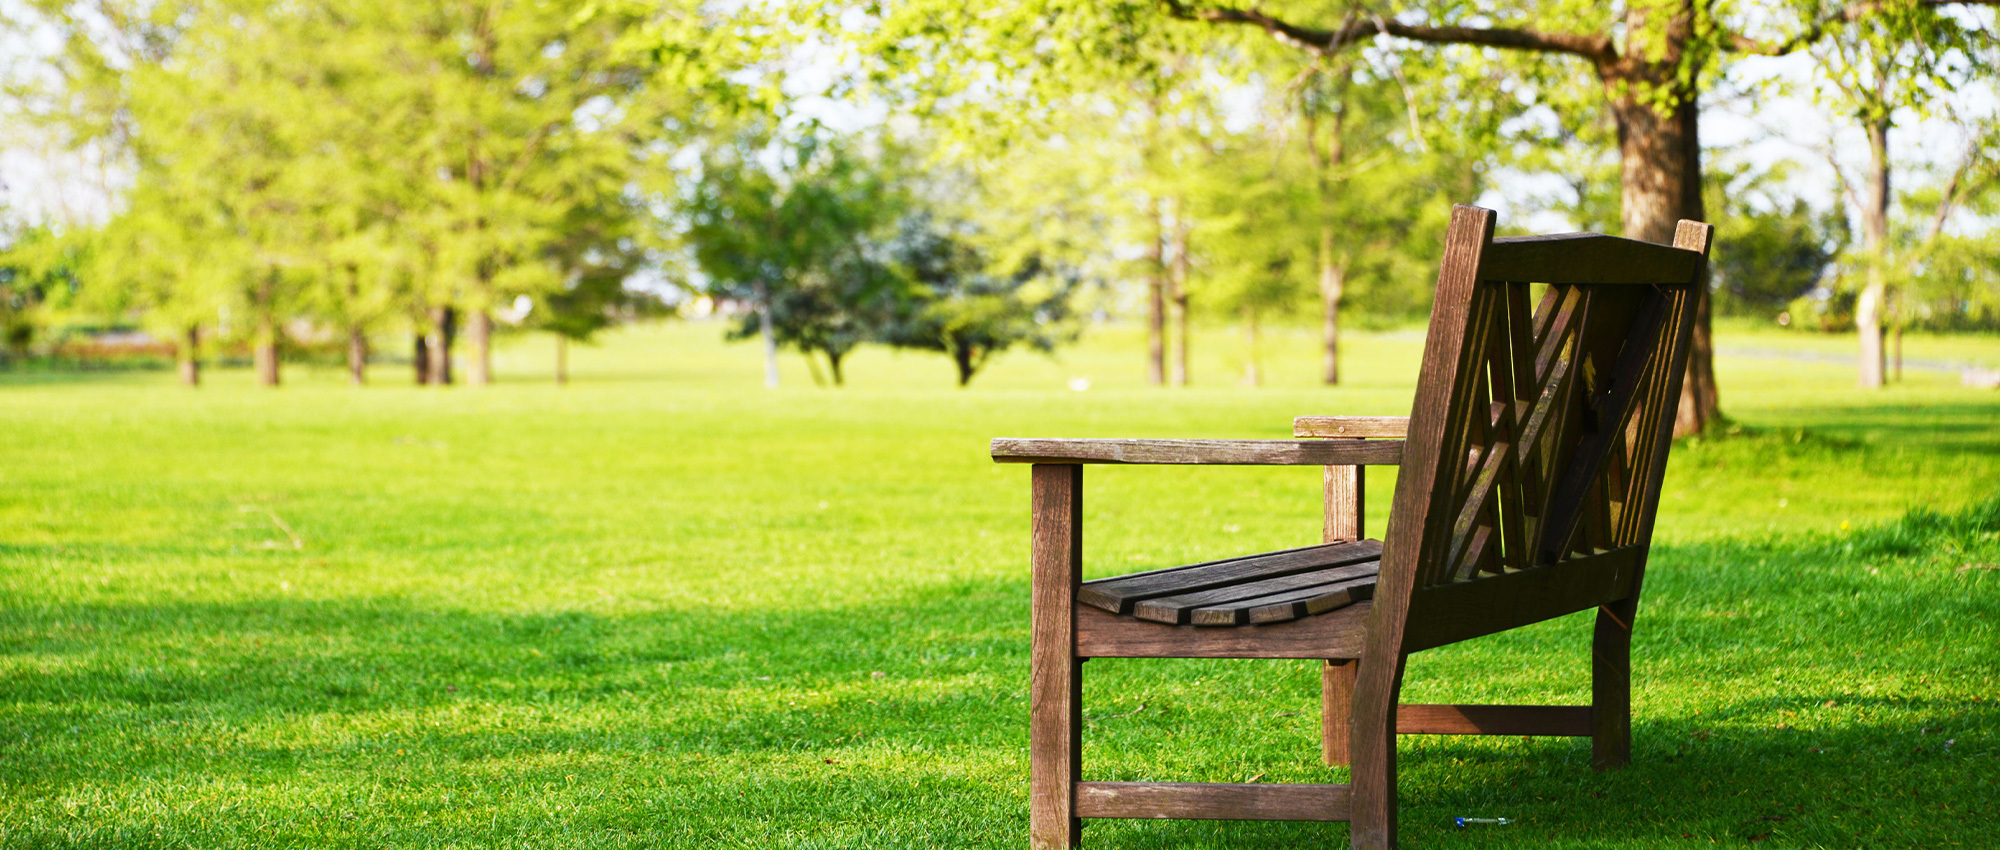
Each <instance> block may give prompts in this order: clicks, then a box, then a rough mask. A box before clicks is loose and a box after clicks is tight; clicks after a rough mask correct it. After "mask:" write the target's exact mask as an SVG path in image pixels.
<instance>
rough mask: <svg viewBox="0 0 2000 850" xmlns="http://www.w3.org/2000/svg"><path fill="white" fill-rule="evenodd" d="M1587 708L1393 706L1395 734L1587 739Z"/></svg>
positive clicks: (1578, 706) (1556, 706)
mask: <svg viewBox="0 0 2000 850" xmlns="http://www.w3.org/2000/svg"><path fill="white" fill-rule="evenodd" d="M1590 730H1591V727H1590V706H1587V705H1413V704H1407V703H1406V704H1404V705H1400V706H1397V707H1396V734H1399V735H1547V736H1560V737H1589V736H1590V733H1591V731H1590Z"/></svg>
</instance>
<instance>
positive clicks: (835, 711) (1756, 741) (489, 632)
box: [0, 526, 2000, 848]
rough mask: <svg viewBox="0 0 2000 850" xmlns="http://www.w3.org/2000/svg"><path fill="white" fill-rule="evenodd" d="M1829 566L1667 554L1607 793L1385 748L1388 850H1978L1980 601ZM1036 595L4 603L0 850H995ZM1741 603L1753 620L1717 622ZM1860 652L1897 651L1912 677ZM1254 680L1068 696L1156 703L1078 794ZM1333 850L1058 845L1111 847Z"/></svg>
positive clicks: (1924, 582)
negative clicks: (365, 849)
mask: <svg viewBox="0 0 2000 850" xmlns="http://www.w3.org/2000/svg"><path fill="white" fill-rule="evenodd" d="M1954 528H1955V527H1954ZM1960 532H1963V533H1964V534H1969V535H1973V536H1974V538H1977V536H1978V535H1982V534H1987V532H1986V531H1985V530H1984V529H1983V526H1980V527H1968V528H1966V529H1959V530H1958V531H1952V532H1951V533H1954V534H1957V533H1960ZM1968 539H1973V538H1968ZM1978 539H1983V538H1978ZM1975 542H1976V541H1975ZM1841 551H1842V550H1840V549H1839V547H1838V546H1835V545H1832V544H1829V545H1828V546H1826V547H1821V548H1818V549H1810V548H1808V549H1798V548H1794V549H1788V550H1779V549H1774V548H1770V547H1759V546H1754V545H1743V546H1724V547H1718V546H1714V545H1705V546H1699V547H1689V548H1685V549H1675V548H1670V547H1662V548H1661V551H1660V552H1658V553H1656V556H1655V562H1656V568H1655V569H1654V570H1653V571H1652V572H1651V573H1650V574H1649V577H1648V583H1649V585H1650V586H1649V589H1648V592H1649V594H1651V595H1652V596H1653V597H1655V598H1656V601H1654V602H1649V605H1650V606H1651V607H1649V608H1648V609H1646V610H1645V611H1644V612H1642V620H1641V623H1640V628H1639V632H1638V635H1639V640H1640V652H1641V658H1642V663H1641V675H1640V685H1639V694H1638V704H1639V709H1638V713H1637V715H1638V716H1637V720H1636V724H1635V730H1634V741H1635V746H1634V756H1635V759H1634V764H1633V765H1632V767H1630V768H1628V769H1626V770H1623V771H1619V772H1614V773H1603V774H1600V773H1594V772H1592V771H1591V770H1590V769H1589V744H1588V742H1587V741H1581V740H1554V741H1551V740H1546V739H1535V740H1520V739H1500V740H1495V739H1469V738H1406V739H1404V741H1403V743H1402V744H1401V753H1402V758H1401V764H1402V782H1401V786H1400V796H1401V799H1402V804H1403V825H1404V826H1403V831H1402V834H1403V837H1404V840H1405V842H1406V844H1408V845H1410V846H1445V845H1451V846H1459V845H1464V846H1519V845H1521V844H1523V843H1529V842H1532V843H1535V844H1541V845H1547V846H1580V847H1581V846H1659V845H1675V844H1688V845H1690V846H1691V845H1693V844H1697V843H1699V844H1708V843H1711V842H1715V841H1721V842H1724V843H1732V844H1733V843H1740V842H1749V841H1763V840H1772V841H1777V842H1779V843H1784V844H1796V845H1826V846H1863V845H1875V844H1896V845H1904V844H1920V845H1935V846H1954V845H1963V846H1994V845H2000V831H1996V829H1995V827H1994V826H1993V825H1992V824H1993V822H1994V820H1995V815H2000V812H1996V811H1995V809H1996V808H2000V807H1996V806H1995V805H1994V804H1993V803H1992V802H1991V801H1992V800H1994V799H1996V798H2000V787H1996V777H2000V705H1996V704H1995V702H1993V696H1992V695H1991V694H1989V693H1987V692H1988V691H1990V690H1991V684H1992V681H1994V677H1993V673H1994V671H1995V668H1996V666H2000V660H1996V655H2000V653H1996V651H1995V648H1994V646H1993V645H1992V622H1993V618H1994V615H1995V614H1996V613H2000V610H1996V608H2000V606H1996V603H1995V602H1994V601H1993V597H1992V594H1990V593H1988V594H1986V595H1984V596H1983V597H1982V596H1980V595H1979V594H1977V593H1975V594H1972V595H1971V597H1970V598H1966V597H1963V596H1961V597H1960V598H1958V599H1957V600H1955V602H1954V604H1952V605H1943V604H1939V605H1935V606H1933V607H1932V608H1931V609H1930V610H1929V611H1927V612H1925V614H1924V616H1923V617H1921V618H1913V617H1912V613H1911V611H1910V607H1911V606H1912V604H1913V601H1918V602H1920V601H1921V600H1924V599H1937V598H1939V595H1940V594H1941V593H1943V592H1944V591H1947V590H1951V589H1953V588H1958V589H1959V590H1964V588H1959V586H1958V584H1954V583H1955V582H1960V583H1962V582H1969V581H1978V580H1981V579H1979V578H1978V577H1972V578H1967V577H1965V576H1960V575H1956V574H1952V573H1948V572H1946V573H1940V574H1938V575H1929V574H1925V575H1919V576H1914V577H1910V578H1908V580H1907V581H1903V582H1902V583H1900V584H1898V585H1896V586H1895V588H1894V589H1893V591H1891V590H1883V591H1881V592H1875V593H1863V592H1861V590H1854V591H1853V592H1849V591H1850V590H1852V589H1855V588H1860V589H1866V587H1867V585H1866V584H1865V582H1868V581H1878V580H1879V579H1878V578H1875V577H1863V576H1861V575H1860V573H1859V572H1858V571H1857V570H1856V569H1855V564H1854V563H1853V562H1852V559H1848V560H1843V557H1844V556H1843V555H1841ZM1759 558H1761V559H1762V561H1753V559H1759ZM1753 562H1754V563H1759V564H1760V566H1758V567H1756V568H1751V567H1747V566H1745V565H1746V564H1749V563H1753ZM1885 587H1886V586H1885ZM1828 588H1831V590H1828ZM1981 588H1984V589H1987V590H1990V589H1991V586H1990V583H1988V584H1982V585H1978V586H1976V587H1975V588H1974V589H1975V590H1976V589H1981ZM1655 591H1657V593H1655ZM1026 595H1027V594H1026V588H1025V587H1024V586H1023V585H1022V584H1021V583H1020V582H1018V581H998V580H996V581H987V582H963V581H962V582H955V583H949V584H940V585H937V586H933V587H931V588H928V589H927V590H925V591H923V592H921V593H917V594H912V595H910V596H907V597H902V598H891V599H886V600H883V601H880V602H877V603H871V604H867V605H856V606H847V607H830V608H811V607H801V608H794V609H787V610H773V611H755V612H745V611H729V610H717V611H697V610H659V611H650V612H642V613H630V614H620V615H605V614H599V613H593V612H589V611H563V612H550V613H520V614H506V613H485V612H475V611H465V610H438V609H427V608H423V607H420V606H417V605H414V604H411V603H410V602H408V601H405V600H398V599H363V600H336V601H327V600H320V601H311V600H293V599H283V598H280V599H267V600H256V601H250V602H243V603H240V604H200V603H185V602H179V603H161V604H145V605H104V604H95V605H79V604H60V603H57V604H48V603H40V602H36V601H33V600H27V599H21V598H9V599H4V600H0V665H4V666H0V694H3V695H4V700H0V786H4V788H5V794H4V795H0V796H4V797H5V798H7V799H10V800H12V801H13V802H11V803H7V804H4V806H5V808H0V811H8V812H10V814H9V815H8V817H7V818H5V819H4V820H12V821H14V825H13V826H10V827H0V843H4V844H20V845H47V846H87V845H97V846H111V845H121V846H149V845H158V846H168V845H187V844H198V845H212V846H232V845H247V844H255V843H258V842H259V841H262V840H267V839H268V840H277V841H281V842H282V841H284V840H287V839H290V840H296V841H304V842H309V843H336V844H353V845H401V844H428V843H433V842H434V841H439V840H444V841H446V842H447V843H449V842H450V841H470V842H474V843H481V844H487V845H528V844H533V845H551V844H553V845H558V846H572V845H573V846H642V845H651V846H660V845H665V846H799V847H807V846H842V847H849V846H852V847H859V846H868V847H879V846H912V847H928V846H991V845H993V844H1017V843H1019V842H1020V841H1021V839H1022V836H1023V833H1024V830H1025V825H1026V824H1025V808H1026V764H1025V744H1026V740H1025V739H1026V732H1025V715H1026V699H1025V690H1026V675H1025V674H1026V669H1025V668H1026V663H1025V656H1026V639H1025V636H1026V620H1027V610H1026V604H1025V599H1026ZM1746 599H1749V600H1753V601H1759V600H1761V601H1765V602H1775V603H1777V605H1778V609H1779V610H1777V611H1775V612H1769V613H1765V614H1762V615H1758V616H1736V615H1735V612H1734V610H1733V609H1734V608H1736V607H1741V606H1742V604H1743V602H1744V601H1745V600H1746ZM1725 615H1727V616H1725ZM1863 624H1873V626H1872V627H1863ZM1881 624H1890V625H1892V626H1900V627H1902V628H1903V634H1904V637H1903V643H1902V644H1901V645H1890V644H1889V643H1888V641H1886V640H1885V638H1884V637H1883V636H1882V633H1880V632H1878V631H1877V630H1876V628H1875V627H1879V626H1881ZM1585 631H1586V630H1585V629H1583V628H1580V627H1578V626H1577V625H1576V622H1575V621H1565V622H1564V623H1563V624H1560V626H1559V627H1549V628H1545V629H1541V630H1539V631H1534V632H1532V633H1530V634H1528V635H1527V636H1526V637H1512V638H1507V639H1502V640H1498V641H1497V642H1495V643H1494V644H1492V645H1491V646H1489V647H1485V648H1482V647H1480V646H1479V645H1478V644H1474V645H1469V646H1467V647H1465V648H1461V649H1458V650H1454V652H1455V653H1456V654H1453V655H1448V656H1442V660H1440V661H1438V662H1436V663H1435V664H1434V666H1433V667H1432V668H1431V671H1432V672H1435V673H1438V674H1442V675H1445V676H1452V675H1466V676H1482V677H1485V676H1491V677H1502V678H1504V677H1506V676H1508V675H1509V671H1510V669H1513V667H1510V665H1516V666H1518V665H1519V664H1520V663H1521V662H1520V658H1522V657H1524V656H1526V657H1534V656H1537V655H1544V656H1546V655H1550V654H1551V653H1557V652H1560V653H1567V655H1566V656H1565V657H1568V658H1570V659H1571V661H1570V662H1569V663H1572V664H1574V665H1575V666H1578V667H1580V666H1581V662H1580V658H1581V656H1579V655H1577V654H1578V653H1585V652H1587V648H1586V644H1585V643H1584V638H1583V634H1584V632H1585ZM1802 635H1803V637H1802ZM1965 640H1972V641H1975V645H1973V646H1970V647H1967V646H1964V645H1962V642H1963V641H1965ZM1510 641H1511V642H1510ZM1982 641H1983V643H1977V642H1982ZM1857 652H1860V653H1863V654H1865V655H1867V656H1868V660H1866V661H1857V660H1855V653H1857ZM1114 669H1115V668H1114ZM1269 669H1270V667H1269V666H1268V665H1266V666H1260V665H1258V664H1254V663H1241V662H1189V663H1182V664H1177V665H1176V664H1168V665H1151V664H1148V665H1145V666H1141V667H1136V668H1133V670H1131V671H1128V672H1124V673H1120V672H1109V673H1108V675H1106V676H1105V677H1104V678H1103V680H1102V682H1101V683H1100V684H1097V685H1095V687H1097V688H1100V689H1101V688H1106V687H1108V688H1109V689H1111V690H1112V691H1114V692H1132V693H1141V694H1146V693H1152V694H1164V696H1163V697H1161V699H1164V700H1167V701H1169V702H1170V703H1171V705H1172V709H1171V710H1167V711H1157V712H1156V714H1158V715H1159V716H1161V717H1164V718H1166V719H1165V720H1161V721H1159V722H1154V721H1152V720H1151V719H1150V718H1148V720H1147V722H1146V723H1144V724H1135V725H1134V726H1133V727H1132V728H1131V729H1128V730H1124V731H1120V730H1114V729H1106V730H1102V734H1103V735H1105V736H1106V737H1105V740H1107V741H1110V742H1112V743H1113V744H1116V745H1117V746H1114V747H1113V748H1112V749H1111V750H1107V751H1106V752H1108V753H1109V755H1108V756H1107V757H1106V758H1105V759H1104V761H1105V762H1106V763H1107V764H1104V765H1096V766H1091V767H1090V768H1088V769H1089V770H1091V771H1092V772H1093V773H1096V772H1098V771H1100V770H1113V771H1117V772H1119V773H1121V774H1142V775H1147V778H1153V779H1161V780H1171V779H1185V778H1208V777H1189V776H1185V775H1172V773H1170V771H1174V770H1179V769H1182V768H1185V767H1187V765H1188V764H1190V763H1192V764H1194V765H1195V767H1196V769H1197V770H1196V772H1200V771H1202V770H1206V771H1208V772H1210V773H1215V774H1231V772H1232V771H1235V772H1236V775H1240V774H1241V773H1242V772H1243V771H1244V770H1249V769H1252V768H1245V767H1242V764H1243V763H1244V755H1243V752H1241V751H1236V752H1232V751H1230V750H1229V749H1227V748H1224V749H1220V750H1215V751H1209V752H1200V751H1196V752H1194V753H1192V754H1190V750H1191V749H1193V748H1198V747H1200V746H1201V745H1202V744H1203V742H1202V740H1201V738H1202V735H1203V733H1201V732H1199V731H1197V730H1200V729H1211V728H1229V727H1232V726H1234V727H1237V728H1238V729H1239V730H1241V729H1243V728H1249V726H1248V725H1246V724H1245V723H1244V721H1243V718H1246V717H1251V716H1286V714H1287V713H1288V712H1289V713H1291V714H1298V713H1299V712H1298V711H1297V710H1296V707H1297V706H1298V705H1299V704H1301V703H1302V702H1303V703H1305V704H1307V705H1309V704H1310V700H1311V698H1312V694H1311V691H1310V690H1309V688H1307V687H1294V686H1297V685H1307V686H1309V684H1310V683H1309V676H1302V675H1301V670H1303V669H1305V668H1300V667H1297V665H1294V667H1293V668H1288V669H1289V672H1287V673H1284V674H1282V675H1284V676H1287V677H1289V678H1288V679H1287V680H1286V681H1287V685H1286V688H1288V689H1290V690H1292V691H1301V692H1289V691H1288V692H1285V693H1279V692H1278V691H1279V690H1284V689H1275V690H1274V689H1273V688H1272V687H1271V685H1270V683H1271V681H1272V679H1271V678H1270V675H1271V674H1269V673H1258V672H1253V671H1256V670H1265V671H1268V670H1269ZM1093 675H1095V674H1093ZM1933 679H1935V680H1936V681H1935V682H1933V681H1932V680H1933ZM1103 716H1105V717H1108V715H1103ZM1314 722H1315V719H1314V718H1313V717H1312V716H1311V715H1310V713H1309V709H1308V711H1307V713H1305V714H1304V715H1303V716H1300V717H1296V718H1292V719H1290V720H1287V721H1286V722H1285V724H1282V725H1274V726H1271V727H1270V730H1273V731H1258V730H1259V729H1262V728H1263V727H1256V728H1253V729H1252V731H1251V732H1249V733H1243V734H1250V735H1251V736H1252V737H1253V738H1254V739H1255V740H1253V741H1251V742H1250V743H1249V745H1248V747H1247V749H1248V750H1250V751H1251V754H1252V756H1253V758H1252V759H1251V761H1252V762H1254V761H1255V760H1256V759H1269V758H1277V759H1281V760H1282V759H1290V762H1289V764H1286V765H1279V768H1280V769H1279V770H1278V771H1277V772H1278V773H1284V772H1287V771H1289V773H1290V774H1300V773H1310V772H1311V771H1312V770H1315V769H1314V768H1311V767H1310V765H1311V762H1312V760H1313V759H1314V757H1315V755H1316V754H1315V752H1314V749H1313V745H1312V740H1311V736H1310V730H1311V729H1312V728H1313V724H1314ZM1098 734H1100V731H1098V730H1093V731H1092V732H1091V733H1089V734H1088V735H1086V737H1087V738H1090V737H1092V736H1095V735H1098ZM1273 754H1279V755H1275V756H1274V755H1273ZM1285 754H1289V755H1285ZM1252 767H1254V764H1253V765H1252ZM1274 775H1276V774H1275V773H1274ZM1287 781H1296V780H1287ZM1320 781H1328V780H1327V779H1321V780H1320ZM1459 815H1467V816H1482V817H1494V816H1498V817H1508V818H1510V819H1513V820H1514V821H1515V823H1514V824H1513V825H1510V826H1506V827H1496V828H1489V829H1485V830H1462V831H1461V830H1455V829H1453V828H1452V827H1451V826H1450V825H1449V824H1450V819H1451V818H1452V817H1454V816H1459ZM1344 834H1345V831H1344V827H1341V826H1338V825H1332V826H1329V825H1313V824H1257V823H1206V822H1093V823H1092V824H1091V825H1090V826H1089V827H1088V828H1087V829H1086V837H1087V839H1088V840H1089V841H1090V843H1091V844H1092V845H1093V846H1096V847H1114V848H1154V847H1170V846H1172V847H1184V846H1211V847H1250V846H1285V845H1298V844H1306V843H1325V844H1337V843H1339V842H1341V841H1343V840H1344Z"/></svg>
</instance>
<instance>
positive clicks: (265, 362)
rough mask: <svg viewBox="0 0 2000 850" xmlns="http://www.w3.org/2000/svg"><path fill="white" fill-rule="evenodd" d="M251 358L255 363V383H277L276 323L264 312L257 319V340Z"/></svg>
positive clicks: (272, 385) (267, 385) (266, 384)
mask: <svg viewBox="0 0 2000 850" xmlns="http://www.w3.org/2000/svg"><path fill="white" fill-rule="evenodd" d="M251 358H252V360H253V361H254V362H255V363H256V364H257V383H258V384H259V385H262V386H266V387H275V386H277V385H278V323H277V320H275V319H273V318H271V316H270V314H268V313H267V314H265V315H263V316H260V317H258V319H257V341H256V343H255V344H254V345H253V346H252V349H251Z"/></svg>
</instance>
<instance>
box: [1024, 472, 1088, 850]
mask: <svg viewBox="0 0 2000 850" xmlns="http://www.w3.org/2000/svg"><path fill="white" fill-rule="evenodd" d="M1033 481H1034V483H1033V488H1034V495H1033V503H1034V508H1033V510H1034V529H1035V532H1034V535H1035V539H1034V554H1033V555H1032V558H1031V561H1032V563H1031V575H1030V579H1029V581H1030V584H1031V587H1030V595H1029V619H1030V622H1029V638H1028V641H1029V648H1028V668H1029V669H1028V843H1029V845H1030V846H1031V847H1034V848H1036V850H1057V849H1058V848H1062V850H1066V849H1067V848H1071V847H1075V846H1076V845H1077V841H1078V839H1079V838H1080V837H1081V834H1082V826H1083V822H1082V821H1081V820H1079V819H1078V818H1077V816H1076V784H1077V781H1078V779H1079V778H1080V773H1081V770H1080V763H1081V754H1082V753H1081V746H1080V744H1081V739H1082V737H1083V689H1082V681H1083V679H1082V673H1083V668H1082V663H1081V661H1080V660H1079V659H1078V658H1077V657H1076V586H1077V582H1078V580H1079V579H1081V577H1082V566H1083V536H1082V528H1083V467H1081V466H1077V465H1074V464H1067V465H1064V464H1036V465H1035V468H1034V476H1033Z"/></svg>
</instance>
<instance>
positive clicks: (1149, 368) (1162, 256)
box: [1146, 200, 1167, 387]
mask: <svg viewBox="0 0 2000 850" xmlns="http://www.w3.org/2000/svg"><path fill="white" fill-rule="evenodd" d="M1153 224H1154V225H1155V227H1156V230H1155V231H1154V233H1153V247H1152V248H1151V249H1150V250H1149V251H1147V253H1146V266H1147V278H1146V383H1149V384H1152V385H1153V386H1156V387H1157V386H1161V385H1163V384H1165V383H1166V382H1167V217H1166V212H1165V211H1164V210H1163V209H1162V208H1161V206H1160V204H1159V203H1158V201H1157V200H1156V201H1155V202H1154V204H1153Z"/></svg>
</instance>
